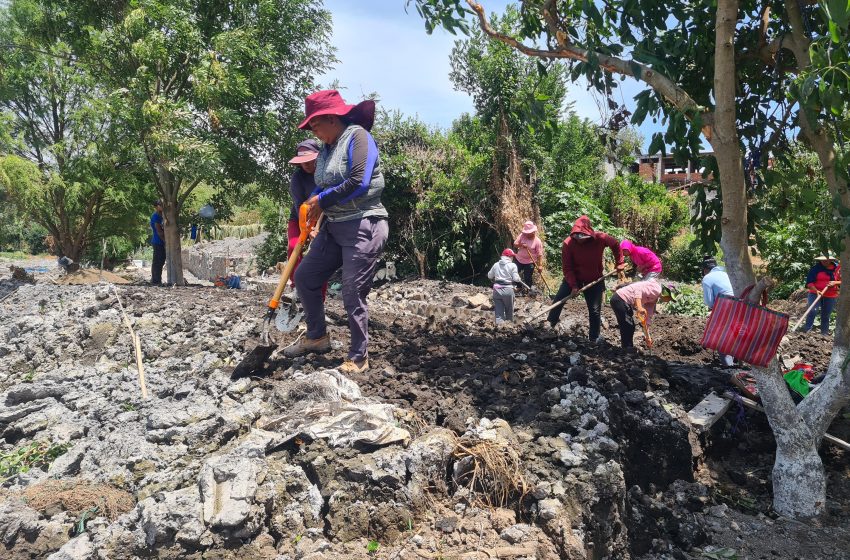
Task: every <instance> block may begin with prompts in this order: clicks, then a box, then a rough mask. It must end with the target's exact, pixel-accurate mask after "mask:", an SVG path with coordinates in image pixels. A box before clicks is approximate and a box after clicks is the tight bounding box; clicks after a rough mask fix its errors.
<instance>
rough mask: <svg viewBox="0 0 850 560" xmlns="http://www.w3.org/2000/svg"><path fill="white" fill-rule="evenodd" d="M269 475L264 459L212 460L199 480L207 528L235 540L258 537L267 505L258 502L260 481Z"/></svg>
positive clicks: (227, 456)
mask: <svg viewBox="0 0 850 560" xmlns="http://www.w3.org/2000/svg"><path fill="white" fill-rule="evenodd" d="M266 472H267V467H266V462H265V461H264V460H262V459H257V458H248V457H238V456H233V455H225V456H223V457H215V458H213V459H209V460H208V461H207V462H206V463H205V464H204V467H203V469H202V470H201V474H200V477H199V480H198V489H199V490H200V495H201V503H202V505H203V509H202V515H203V521H204V524H205V525H206V526H208V527H210V528H211V529H212V530H213V531H218V532H222V533H225V534H226V535H228V536H230V537H233V538H238V539H247V538H251V537H253V536H254V535H256V534H257V533H258V532H259V531H260V529H261V527H262V525H263V520H264V517H265V505H264V504H258V503H257V501H256V500H255V498H256V495H257V489H258V486H259V485H258V479H264V478H265V474H266Z"/></svg>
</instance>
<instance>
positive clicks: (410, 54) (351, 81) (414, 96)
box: [319, 0, 658, 144]
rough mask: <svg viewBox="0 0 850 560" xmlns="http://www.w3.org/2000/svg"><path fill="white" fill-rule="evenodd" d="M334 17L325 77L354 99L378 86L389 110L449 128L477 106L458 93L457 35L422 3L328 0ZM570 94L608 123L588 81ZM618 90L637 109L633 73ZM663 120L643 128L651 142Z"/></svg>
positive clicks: (586, 113)
mask: <svg viewBox="0 0 850 560" xmlns="http://www.w3.org/2000/svg"><path fill="white" fill-rule="evenodd" d="M482 3H483V5H484V7H485V8H486V9H487V10H488V12H492V11H499V12H501V11H502V10H504V8H505V5H506V4H508V2H507V1H506V0H483V2H482ZM324 4H325V7H326V8H327V9H328V10H330V12H331V14H332V16H333V23H334V28H333V38H332V42H333V45H334V47H335V48H336V50H337V52H336V56H337V58H338V59H339V63H338V64H337V65H336V67H335V68H333V69H332V70H330V71H328V72H327V73H325V74H324V75H322V76H320V77H319V81H320V83H322V84H323V85H324V86H328V85H330V84H331V83H333V82H334V81H338V83H339V86H340V91H341V93H342V95H343V97H344V98H345V99H346V101H348V102H352V101H357V100H359V99H360V98H362V97H363V96H364V95H366V94H369V93H372V92H375V93H377V94H378V96H379V98H380V103H381V105H382V106H383V107H384V108H385V109H391V110H399V111H401V112H402V113H403V114H405V115H408V116H418V117H419V118H420V119H421V120H422V121H424V122H426V123H428V124H430V125H433V126H439V127H441V128H444V129H445V128H448V127H449V126H450V125H451V123H452V121H453V120H454V119H456V118H457V117H459V116H460V115H461V114H462V113H464V112H472V110H473V107H472V98H471V97H470V96H469V95H467V94H466V93H463V92H459V91H455V90H454V88H453V86H452V83H451V81H450V80H449V72H450V70H451V66H450V63H449V55H450V54H451V51H452V47H453V46H454V42H455V41H456V40H458V39H459V38H462V36H454V35H451V34H450V33H448V32H447V31H445V30H443V29H442V28H438V29H436V30H435V31H434V33H433V34H432V35H428V34H427V33H426V31H425V24H424V22H423V20H422V18H420V17H419V14H418V13H417V12H416V8H415V7H414V6H410V8H409V11H408V12H405V0H324ZM567 89H568V91H567V98H568V101H570V102H572V103H573V110H574V111H575V112H576V113H577V114H578V115H579V116H581V117H585V118H588V119H590V120H591V121H593V122H594V123H598V124H601V121H602V117H601V115H600V111H599V108H598V106H597V104H596V102H595V101H594V98H593V95H591V93H590V92H588V91H587V86H586V84H584V83H580V82H576V83H572V84H567ZM620 89H621V92H620V93H617V94H615V96H616V97H615V99H616V100H617V101H618V102H619V103H621V104H622V103H624V102H625V104H626V106H627V107H628V108H629V109H630V110H633V108H634V102H633V101H632V97H633V96H634V95H635V94H636V93H638V92H639V91H640V86H639V85H638V84H637V83H636V82H635V81H634V80H632V79H631V78H629V79H627V81H626V82H622V83H621V87H620ZM655 130H658V127H657V126H654V127H653V126H652V123H651V122H649V123H646V124H644V126H642V127H641V132H642V133H643V135H644V137H645V143H646V144H648V143H649V136H650V135H651V133H652V132H653V131H655Z"/></svg>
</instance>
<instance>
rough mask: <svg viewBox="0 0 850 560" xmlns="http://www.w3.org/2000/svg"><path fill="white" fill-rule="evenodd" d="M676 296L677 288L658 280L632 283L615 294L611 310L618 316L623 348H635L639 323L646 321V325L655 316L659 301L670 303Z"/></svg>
mask: <svg viewBox="0 0 850 560" xmlns="http://www.w3.org/2000/svg"><path fill="white" fill-rule="evenodd" d="M675 296H676V288H675V287H673V286H672V285H670V284H663V285H662V284H661V283H660V282H658V280H656V279H652V280H642V281H640V282H632V283H631V284H628V285H627V286H623V287H622V288H620V289H618V290H617V291H616V292H614V295H613V296H611V309H613V310H614V315H616V316H617V327H618V328H619V329H620V343H621V344H622V346H623V348H632V347H634V337H635V328H636V325H637V323H636V322H635V319H637V322H638V323H639V322H640V321H641V320H643V319H646V325H647V326H649V323H650V322H651V321H652V317H653V316H654V315H655V304H656V303H658V301H659V300H660V301H670V300H671V299H674V298H675Z"/></svg>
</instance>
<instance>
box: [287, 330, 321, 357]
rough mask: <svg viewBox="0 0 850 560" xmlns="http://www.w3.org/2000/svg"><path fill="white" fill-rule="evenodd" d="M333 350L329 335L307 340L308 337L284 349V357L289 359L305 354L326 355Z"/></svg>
mask: <svg viewBox="0 0 850 560" xmlns="http://www.w3.org/2000/svg"><path fill="white" fill-rule="evenodd" d="M330 349H331V338H330V337H329V336H328V335H325V336H322V337H319V338H307V337H306V336H305V337H304V338H302V339H301V340H299V341H298V342H296V343H295V344H290V345H289V346H287V347H286V348H284V349H283V355H284V356H286V357H287V358H296V357H298V356H303V355H305V354H324V353H325V352H328V351H330Z"/></svg>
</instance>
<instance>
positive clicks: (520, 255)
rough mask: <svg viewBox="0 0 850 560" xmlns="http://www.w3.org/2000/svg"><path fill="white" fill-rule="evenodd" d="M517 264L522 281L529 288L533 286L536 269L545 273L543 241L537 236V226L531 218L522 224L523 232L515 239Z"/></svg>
mask: <svg viewBox="0 0 850 560" xmlns="http://www.w3.org/2000/svg"><path fill="white" fill-rule="evenodd" d="M514 247H516V248H517V249H518V250H517V252H516V257H515V258H516V265H517V268H518V269H519V273H520V275H521V277H522V281H523V282H524V283H525V285H526V286H528V287H529V288H530V287H531V286H533V285H534V284H533V281H534V271H535V269H536V270H537V271H538V272H540V273H541V274H542V273H543V270H542V268H541V267H540V263H541V262H542V260H543V242H542V241H540V238H539V237H537V226H536V225H534V222H532V221H531V220H529V221H527V222H525V224H524V225H523V226H522V233H520V234H519V237H517V238H516V240H515V241H514Z"/></svg>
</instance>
